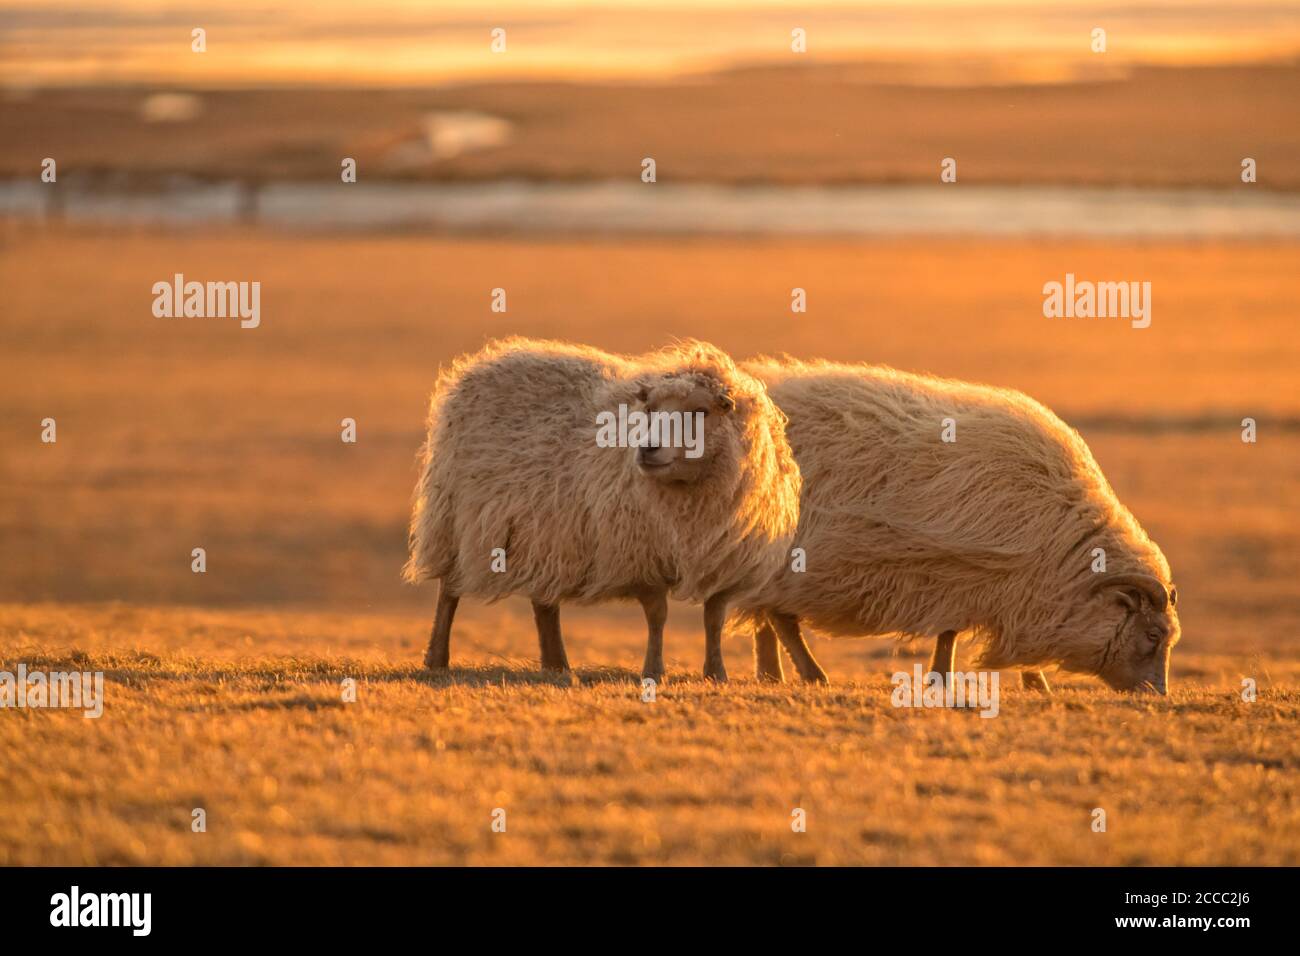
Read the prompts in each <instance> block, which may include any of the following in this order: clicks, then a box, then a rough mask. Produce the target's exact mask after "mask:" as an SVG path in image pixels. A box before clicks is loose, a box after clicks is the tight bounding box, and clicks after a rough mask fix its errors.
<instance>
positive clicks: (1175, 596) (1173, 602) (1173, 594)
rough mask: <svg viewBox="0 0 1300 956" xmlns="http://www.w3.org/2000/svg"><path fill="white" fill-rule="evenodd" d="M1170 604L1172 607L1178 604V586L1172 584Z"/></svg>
mask: <svg viewBox="0 0 1300 956" xmlns="http://www.w3.org/2000/svg"><path fill="white" fill-rule="evenodd" d="M1169 606H1170V607H1177V606H1178V588H1176V587H1172V586H1171V587H1170V588H1169Z"/></svg>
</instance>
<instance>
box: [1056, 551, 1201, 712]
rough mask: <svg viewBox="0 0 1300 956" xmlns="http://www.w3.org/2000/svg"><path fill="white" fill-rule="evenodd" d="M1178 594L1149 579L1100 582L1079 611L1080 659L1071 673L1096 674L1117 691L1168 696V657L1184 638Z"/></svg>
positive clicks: (1119, 577) (1113, 577)
mask: <svg viewBox="0 0 1300 956" xmlns="http://www.w3.org/2000/svg"><path fill="white" fill-rule="evenodd" d="M1177 603H1178V589H1177V588H1175V587H1173V586H1169V587H1168V588H1166V586H1165V585H1164V583H1163V582H1161V581H1160V580H1159V579H1158V578H1156V577H1154V576H1153V575H1150V574H1142V573H1127V574H1108V575H1105V576H1103V577H1101V578H1100V580H1098V581H1097V582H1096V583H1095V584H1094V585H1093V586H1092V589H1091V591H1090V593H1089V596H1088V599H1087V601H1086V603H1085V605H1084V606H1083V607H1082V608H1081V609H1080V610H1081V612H1083V613H1086V614H1087V616H1088V619H1089V622H1088V624H1086V625H1085V626H1084V628H1083V630H1084V637H1085V639H1084V640H1083V641H1081V642H1080V655H1079V657H1078V659H1076V660H1074V661H1071V662H1068V663H1067V664H1066V667H1067V668H1069V669H1070V670H1086V671H1089V672H1091V673H1094V674H1096V675H1097V676H1098V677H1100V678H1101V679H1102V680H1104V681H1105V682H1106V683H1107V684H1109V685H1110V686H1111V687H1113V688H1114V689H1115V690H1140V691H1149V692H1154V693H1157V694H1166V693H1168V691H1169V654H1170V652H1171V651H1172V650H1173V647H1174V645H1175V644H1177V643H1178V639H1179V637H1181V635H1182V632H1181V630H1180V628H1179V625H1178V611H1177V608H1176V605H1177Z"/></svg>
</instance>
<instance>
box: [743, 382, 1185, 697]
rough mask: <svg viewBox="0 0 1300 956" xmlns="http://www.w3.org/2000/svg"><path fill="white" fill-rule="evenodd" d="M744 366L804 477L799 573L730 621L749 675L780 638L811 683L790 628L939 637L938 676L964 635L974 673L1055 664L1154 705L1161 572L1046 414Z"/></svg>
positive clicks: (1163, 656)
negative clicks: (745, 635) (974, 658)
mask: <svg viewBox="0 0 1300 956" xmlns="http://www.w3.org/2000/svg"><path fill="white" fill-rule="evenodd" d="M742 368H744V369H745V370H747V371H749V372H751V373H752V374H753V375H755V376H756V377H758V378H759V379H760V380H762V381H763V382H764V383H765V384H766V385H767V387H768V390H769V393H770V394H771V396H772V398H773V400H775V401H776V403H777V405H778V406H779V407H780V408H781V410H782V411H784V412H785V413H786V415H787V416H788V418H789V423H788V425H787V436H788V438H789V441H790V445H791V447H792V448H793V449H794V454H795V459H796V461H797V462H798V464H799V467H800V470H801V472H802V475H803V493H802V500H801V503H800V518H799V530H798V532H797V533H796V536H795V541H794V547H796V548H803V549H804V551H805V553H806V571H804V572H803V573H796V572H793V571H791V570H789V569H788V568H787V569H783V570H781V571H779V572H778V573H777V575H776V576H775V577H774V578H773V579H772V581H770V582H769V583H768V584H767V586H766V587H765V588H764V589H763V590H762V596H761V599H760V600H759V601H758V602H750V603H745V604H743V605H742V610H743V616H744V617H747V618H748V619H749V620H751V621H752V622H754V623H755V625H756V636H755V650H756V664H757V669H758V672H759V675H760V677H767V678H770V679H776V680H780V679H781V672H780V656H779V654H778V652H777V649H776V641H777V639H778V638H779V639H780V640H781V642H782V643H783V644H784V645H785V647H786V649H787V651H788V652H789V653H790V656H791V659H792V660H793V661H794V663H795V665H796V667H797V669H798V670H799V673H800V675H801V676H802V677H804V678H805V679H806V680H821V681H824V680H825V674H824V673H823V672H822V670H821V668H820V667H819V666H818V665H817V662H816V660H814V659H813V657H812V654H811V652H810V651H809V650H808V648H807V645H806V644H805V643H804V641H803V638H802V635H801V633H800V629H799V622H800V620H803V621H806V622H808V623H809V624H811V625H812V626H813V627H816V628H819V629H822V630H825V631H827V632H829V633H831V634H840V635H861V634H878V635H895V636H899V637H904V638H914V637H922V636H935V635H938V636H939V641H938V646H937V647H936V649H935V656H934V660H933V661H932V663H931V669H932V670H934V671H937V672H939V673H944V674H947V673H951V672H952V671H953V670H954V655H955V639H956V636H957V634H959V633H961V632H964V631H969V632H973V635H974V637H975V640H976V642H977V643H978V644H980V645H981V647H982V656H981V659H980V665H981V666H984V667H989V668H1001V667H1012V666H1018V667H1024V668H1034V669H1036V668H1038V667H1041V666H1043V665H1046V664H1058V665H1060V666H1061V667H1062V668H1063V669H1065V670H1068V671H1075V672H1082V673H1088V674H1094V675H1096V676H1098V677H1100V678H1101V679H1102V680H1104V681H1105V682H1106V683H1107V684H1109V685H1110V686H1111V687H1113V688H1115V689H1135V688H1142V689H1149V690H1154V691H1156V692H1158V693H1161V694H1164V693H1166V690H1167V687H1168V666H1169V653H1170V650H1171V648H1172V647H1173V645H1174V644H1175V643H1177V641H1178V639H1179V636H1180V629H1179V624H1178V614H1177V611H1176V610H1175V608H1174V605H1175V603H1176V601H1177V591H1176V590H1175V589H1174V587H1173V586H1172V584H1171V583H1170V573H1169V565H1168V563H1167V562H1166V561H1165V557H1164V555H1163V554H1162V553H1161V552H1160V549H1159V548H1158V547H1156V545H1155V543H1154V542H1152V541H1151V539H1150V538H1149V537H1147V535H1146V533H1145V532H1144V531H1143V529H1142V528H1141V526H1140V525H1139V524H1138V522H1137V521H1136V520H1135V519H1134V517H1133V516H1132V514H1130V513H1129V511H1128V510H1127V509H1126V508H1125V507H1124V506H1123V505H1122V504H1120V502H1119V500H1118V499H1117V498H1116V497H1115V494H1114V492H1113V491H1112V490H1111V487H1110V485H1109V483H1108V482H1107V481H1106V478H1105V477H1104V476H1103V475H1102V473H1101V470H1100V469H1099V468H1098V466H1097V463H1096V461H1095V460H1094V459H1093V456H1092V453H1091V452H1090V451H1089V450H1088V447H1087V445H1086V444H1084V442H1083V439H1082V438H1080V436H1079V434H1078V433H1077V432H1076V431H1074V430H1073V429H1071V428H1070V427H1069V426H1067V425H1066V424H1065V423H1064V422H1062V421H1061V420H1060V419H1059V418H1057V417H1056V416H1055V415H1054V414H1052V412H1050V411H1049V410H1048V409H1047V408H1045V407H1044V406H1043V405H1040V404H1039V403H1038V402H1035V401H1034V400H1033V399H1030V398H1028V397H1027V396H1025V395H1023V394H1021V393H1019V392H1015V391H1012V390H1009V389H1001V388H991V387H985V386H980V385H971V384H967V383H963V382H956V381H949V380H944V379H939V378H934V377H930V376H925V375H913V374H907V373H904V372H899V371H895V370H893V369H889V368H883V367H878V366H870V365H840V364H833V363H829V362H798V361H793V360H787V361H778V360H773V359H759V360H757V361H754V362H749V363H742ZM945 420H950V421H945ZM945 431H947V433H948V434H947V436H946V437H948V438H951V439H953V440H949V441H945V440H944V438H945V434H944V433H945ZM1097 549H1100V550H1097ZM1101 554H1104V561H1105V571H1104V572H1102V573H1095V572H1094V564H1095V563H1096V562H1097V561H1098V557H1097V556H1098V555H1101ZM1025 678H1026V680H1025V682H1026V685H1027V686H1040V687H1041V689H1043V690H1046V689H1047V686H1046V681H1045V680H1044V679H1043V678H1042V675H1041V674H1026V675H1025Z"/></svg>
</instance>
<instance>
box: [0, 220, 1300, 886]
mask: <svg viewBox="0 0 1300 956" xmlns="http://www.w3.org/2000/svg"><path fill="white" fill-rule="evenodd" d="M0 243H2V244H0V290H3V299H2V300H0V310H3V321H4V348H3V350H0V382H2V383H3V386H2V388H0V448H2V449H3V451H0V602H4V603H3V604H0V670H13V669H14V668H15V667H16V666H17V664H18V663H20V662H22V663H26V664H27V665H28V666H29V667H38V666H39V667H44V668H47V669H51V670H57V669H64V668H69V667H75V668H77V669H80V670H87V669H88V670H103V671H104V672H105V674H106V676H107V681H108V699H107V704H106V709H105V713H104V716H103V718H102V719H100V720H85V719H82V717H81V716H80V715H79V714H71V713H62V712H54V711H40V710H25V711H19V710H5V711H3V712H0V780H3V781H4V784H3V786H0V863H219V864H225V863H259V862H262V863H405V864H420V863H487V864H511V863H516V864H561V863H599V864H616V863H668V864H692V863H695V864H708V863H764V864H782V863H793V864H802V863H842V864H849V863H882V864H961V863H976V864H1050V863H1079V864H1101V863H1113V864H1158V863H1166V864H1211V863H1226V864H1246V863H1272V864H1283V863H1285V864H1296V863H1300V734H1297V731H1296V728H1297V718H1298V717H1300V526H1298V525H1297V522H1296V514H1297V509H1298V508H1300V391H1297V389H1296V387H1295V382H1296V370H1297V368H1298V367H1300V362H1298V361H1297V360H1298V358H1300V355H1298V354H1297V352H1298V351H1300V345H1297V343H1296V338H1295V336H1294V334H1293V333H1294V303H1295V302H1296V301H1297V298H1298V297H1300V276H1298V275H1297V273H1296V270H1295V268H1294V265H1295V262H1296V258H1297V257H1296V253H1297V249H1296V248H1295V247H1294V246H1287V245H1278V244H1250V243H1231V244H1215V243H1141V244H1118V243H1117V244H1107V245H1102V244H1091V243H1067V242H1057V243H1043V242H981V243H978V244H977V243H960V242H946V243H945V242H933V241H930V242H919V241H917V242H913V241H899V242H861V243H848V242H812V241H806V242H777V241H765V242H739V241H737V242H703V241H686V240H680V241H679V240H673V241H668V240H657V241H640V240H635V241H634V240H627V241H618V242H606V243H596V242H577V241H565V242H547V241H541V240H529V241H523V240H502V239H487V238H484V239H449V238H444V237H436V236H429V237H387V238H384V237H367V238H363V239H354V238H339V237H315V238H313V237H303V236H290V235H277V234H267V233H257V232H248V233H245V232H229V233H223V232H217V233H213V232H205V233H204V234H202V235H198V234H184V233H180V234H153V233H149V232H138V233H132V232H121V231H117V232H114V233H111V234H110V233H107V232H104V233H101V232H96V231H92V230H87V231H73V232H69V231H56V230H52V231H28V230H25V229H24V230H20V229H18V228H17V227H14V226H8V227H0ZM177 271H180V272H183V273H185V275H186V276H187V277H188V278H194V279H199V280H206V279H256V280H259V281H261V282H262V285H263V294H262V325H261V327H260V328H258V329H253V330H241V329H239V328H238V324H237V323H236V322H233V321H230V320H212V319H174V320H169V319H158V318H154V317H153V316H152V315H151V313H150V305H151V302H152V295H151V293H150V287H151V286H152V284H153V283H154V282H156V281H158V280H160V279H165V278H168V277H170V276H171V275H172V273H174V272H177ZM1067 271H1071V272H1074V273H1076V274H1078V275H1080V276H1081V277H1084V276H1095V277H1098V278H1125V277H1132V278H1135V279H1138V278H1140V279H1143V280H1149V281H1151V282H1152V284H1153V289H1154V317H1153V322H1152V326H1151V328H1149V329H1146V330H1143V331H1137V330H1132V329H1129V328H1127V327H1126V326H1125V325H1124V323H1122V322H1113V323H1108V322H1104V321H1091V322H1089V321H1075V322H1074V323H1073V324H1071V323H1069V322H1068V321H1065V320H1057V321H1052V320H1047V319H1044V318H1043V317H1042V312H1041V304H1042V297H1041V288H1042V285H1043V283H1044V282H1046V281H1049V280H1052V279H1057V280H1059V279H1060V278H1061V277H1062V276H1063V275H1064V273H1065V272H1067ZM796 285H797V286H801V287H804V288H806V289H808V295H809V312H808V313H807V314H806V315H792V314H791V313H790V311H789V294H790V288H791V287H793V286H796ZM494 287H504V288H506V289H507V290H508V292H509V312H508V313H506V314H504V315H501V314H493V313H491V312H490V311H489V308H488V306H489V294H490V290H491V289H492V288H494ZM510 333H521V334H529V335H546V336H555V337H564V338H572V339H576V340H580V341H584V342H589V343H591V344H594V345H598V346H602V347H606V348H612V349H619V350H639V349H642V348H647V347H651V346H654V345H657V344H660V343H662V342H663V341H664V340H665V339H666V338H668V337H669V336H672V335H678V336H686V335H694V336H698V337H701V338H705V339H709V340H712V341H714V342H716V343H717V344H718V345H720V346H722V347H724V348H727V349H729V350H731V351H733V352H735V353H737V354H739V355H747V354H753V353H757V352H764V351H767V352H781V351H786V352H789V353H791V354H794V355H799V356H813V355H822V356H825V357H829V358H836V359H846V360H867V361H880V362H887V363H891V364H895V365H898V366H901V367H905V368H912V369H923V370H928V371H932V372H937V373H941V374H948V375H954V376H960V377H964V378H970V379H975V380H980V381H987V382H993V383H996V384H1002V385H1010V386H1016V387H1020V388H1023V389H1025V390H1026V391H1028V392H1030V393H1031V394H1033V395H1034V396H1035V397H1037V398H1040V399H1042V400H1043V401H1045V402H1047V403H1048V404H1049V405H1051V406H1052V407H1053V408H1055V409H1057V410H1058V411H1059V412H1060V413H1061V414H1062V415H1063V416H1064V417H1066V418H1067V420H1070V421H1072V422H1073V423H1075V424H1076V425H1078V426H1079V427H1080V429H1081V431H1082V432H1083V434H1084V436H1085V437H1086V438H1087V439H1088V441H1089V442H1090V444H1091V445H1092V447H1093V449H1094V451H1095V453H1096V455H1097V458H1098V460H1099V461H1100V463H1101V465H1102V467H1103V469H1105V471H1106V472H1107V474H1108V476H1109V477H1110V479H1111V481H1112V483H1113V484H1114V486H1115V488H1116V491H1117V492H1118V494H1119V496H1120V497H1121V499H1123V500H1124V501H1125V502H1126V503H1127V504H1128V505H1129V506H1130V508H1131V509H1132V510H1133V511H1134V512H1135V514H1136V515H1137V516H1138V518H1139V519H1140V520H1141V521H1142V522H1143V523H1144V525H1145V526H1146V527H1147V528H1148V529H1149V530H1150V532H1151V533H1152V535H1153V536H1154V537H1155V538H1156V540H1157V541H1159V542H1160V543H1161V545H1162V547H1163V548H1164V550H1165V552H1166V554H1167V555H1168V557H1169V560H1170V563H1171V565H1172V567H1173V569H1174V578H1175V581H1176V582H1177V584H1178V588H1179V594H1180V601H1179V610H1180V613H1181V618H1182V624H1183V641H1182V643H1181V645H1180V646H1179V647H1178V648H1177V650H1176V651H1175V653H1174V659H1173V669H1172V683H1173V688H1174V690H1173V693H1172V694H1171V696H1170V697H1168V698H1166V699H1159V700H1153V699H1148V698H1131V697H1125V696H1120V695H1116V694H1113V693H1111V692H1109V691H1106V690H1104V689H1102V688H1101V687H1100V685H1098V684H1097V683H1096V682H1093V681H1090V680H1086V679H1083V678H1071V677H1068V676H1058V677H1057V678H1056V679H1055V683H1056V684H1057V691H1056V694H1055V695H1054V696H1053V697H1051V698H1050V699H1047V698H1043V697H1040V696H1035V695H1031V694H1026V693H1022V692H1021V691H1020V690H1019V688H1018V686H1017V685H1016V684H1015V682H1014V681H1013V680H1012V678H1013V677H1014V675H1011V674H1007V675H1005V677H1006V680H1005V681H1004V684H1005V687H1006V690H1005V693H1004V694H1003V697H1002V701H1001V711H1000V714H999V716H998V717H996V718H995V719H987V720H986V719H981V718H980V717H978V716H976V715H974V714H970V713H965V712H953V711H916V712H912V711H906V710H899V709H895V708H894V707H892V706H891V705H890V699H889V692H890V689H891V687H890V684H889V682H888V676H889V674H890V673H892V672H893V671H894V670H899V669H910V667H911V665H912V663H913V662H914V661H918V660H921V659H922V658H923V656H924V655H925V653H926V652H927V650H928V649H927V648H922V647H919V646H917V647H910V648H909V647H897V646H895V645H894V644H892V643H889V642H887V641H882V640H839V641H829V640H824V639H817V638H814V650H815V652H816V653H817V655H818V657H819V658H820V659H821V661H822V663H823V664H824V665H825V667H826V669H827V670H828V672H829V673H830V675H831V678H832V681H833V683H832V685H831V686H830V687H828V688H805V687H802V686H799V685H794V684H787V685H784V686H781V687H773V686H766V685H760V684H758V683H756V682H755V681H754V680H753V679H752V678H751V677H749V676H748V674H749V672H750V668H749V666H748V662H747V658H748V655H749V650H748V646H747V641H746V639H745V636H744V635H736V636H734V637H732V638H731V639H729V641H728V642H727V645H726V650H727V653H728V655H729V657H730V664H731V667H730V671H731V673H732V675H733V680H732V682H731V683H730V684H729V685H727V686H725V687H715V686H712V685H706V684H705V683H703V682H702V681H700V680H699V679H698V678H697V677H696V675H697V674H698V671H699V667H700V663H701V657H702V637H701V634H700V628H699V621H698V609H697V608H688V607H681V606H675V607H674V608H673V614H672V620H671V622H670V623H671V630H670V633H669V635H668V657H669V667H670V681H669V683H668V685H667V686H666V687H665V688H663V689H662V690H661V692H660V694H659V696H658V699H657V700H656V701H655V702H653V703H643V702H642V701H641V699H640V694H639V686H638V682H637V679H636V668H637V667H639V662H640V654H641V650H642V647H641V630H640V629H641V624H640V622H639V620H638V618H639V613H634V612H633V611H632V610H631V609H629V608H619V607H600V608H592V609H584V610H577V609H575V610H573V611H572V612H568V611H566V616H565V620H566V634H567V640H568V645H569V656H570V660H571V661H573V663H574V664H575V666H576V668H577V681H576V683H574V684H572V685H568V684H563V683H561V682H559V681H557V680H555V679H553V678H547V677H543V676H541V675H540V674H538V673H537V672H536V670H535V663H534V661H535V654H536V644H535V638H534V636H533V631H532V621H531V618H530V615H529V613H528V609H527V607H526V605H523V604H518V603H514V602H506V603H503V604H501V605H497V606H493V607H483V606H474V605H473V604H472V603H471V602H469V601H466V602H464V603H463V604H462V612H461V616H460V617H459V618H458V621H457V625H458V629H457V633H456V635H455V637H454V639H453V644H452V657H453V664H455V665H456V667H455V668H454V669H453V670H452V672H451V673H450V674H449V675H447V676H443V677H438V678H432V677H430V676H429V675H427V674H426V673H424V672H423V671H422V670H421V669H420V668H419V666H418V664H419V660H420V654H421V650H422V647H423V643H424V640H425V637H426V634H427V626H428V616H429V610H430V607H431V604H432V592H431V590H429V589H427V588H426V589H414V588H407V587H404V586H403V585H402V584H401V583H400V582H399V580H398V569H399V567H400V565H401V562H402V560H403V556H404V544H405V520H406V511H407V503H408V497H409V494H410V489H411V485H412V483H413V481H414V477H415V472H414V454H415V450H416V446H417V444H418V442H419V440H420V432H421V422H422V417H423V412H424V402H425V397H426V394H427V390H428V388H429V386H430V384H431V383H432V380H433V377H434V374H435V372H436V370H437V368H438V366H439V364H440V363H443V362H446V361H447V360H448V359H450V358H451V357H453V356H454V355H456V354H458V353H460V352H463V351H465V350H467V349H472V348H475V347H477V346H478V345H479V344H481V343H482V342H483V341H484V340H485V339H487V338H489V337H491V336H495V335H503V334H510ZM1245 416H1252V417H1255V418H1257V419H1258V421H1259V423H1260V440H1259V442H1258V443H1257V444H1253V445H1246V444H1243V443H1242V442H1241V441H1240V438H1239V432H1240V420H1241V418H1243V417H1245ZM46 417H53V418H55V419H56V420H57V423H58V426H57V427H58V441H57V443H56V444H52V445H49V444H42V443H41V442H40V441H39V434H40V422H41V420H42V419H43V418H46ZM344 417H352V418H355V419H356V420H357V423H358V434H359V441H358V443H357V444H355V445H346V444H343V443H342V442H340V440H339V423H340V420H341V419H343V418H344ZM194 547H204V548H206V549H207V554H208V570H207V572H206V573H205V574H201V575H199V574H193V573H191V571H190V551H191V549H192V548H194ZM1244 677H1251V678H1254V679H1255V680H1257V681H1258V684H1259V689H1260V693H1259V699H1258V700H1257V701H1255V702H1254V703H1246V702H1244V701H1242V700H1241V698H1240V696H1239V694H1238V691H1239V690H1240V687H1241V681H1242V679H1243V678H1244ZM345 678H353V679H355V680H356V681H357V686H358V692H357V700H356V702H355V703H345V702H344V701H343V700H342V694H341V688H340V685H341V682H342V681H343V680H344V679H345ZM196 807H202V808H204V809H205V810H206V811H207V819H208V828H207V832H206V833H193V832H191V830H190V819H191V816H190V814H191V811H192V810H193V809H194V808H196ZM498 807H499V808H503V809H505V811H506V813H507V831H506V832H505V833H493V832H492V830H491V828H490V824H491V813H492V811H493V809H494V808H498ZM795 807H801V808H803V809H804V810H805V811H806V812H807V815H808V827H807V832H806V833H794V832H792V831H791V827H790V819H791V817H790V814H791V811H792V809H793V808H795ZM1098 807H1100V808H1103V809H1105V810H1106V811H1107V815H1108V829H1107V832H1105V833H1094V832H1092V830H1091V828H1090V824H1091V816H1090V815H1091V812H1092V810H1093V809H1094V808H1098Z"/></svg>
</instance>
